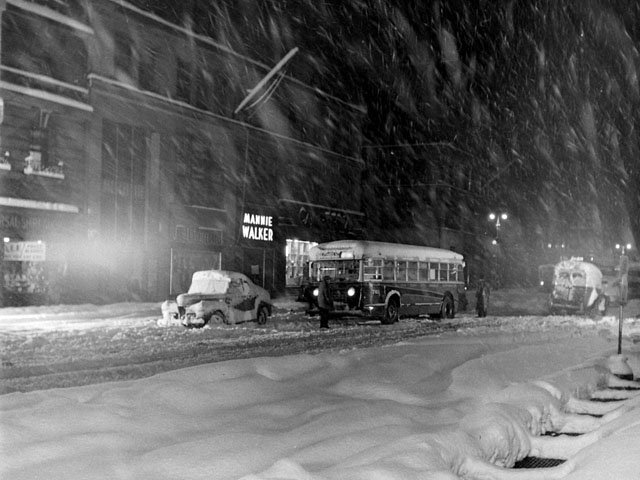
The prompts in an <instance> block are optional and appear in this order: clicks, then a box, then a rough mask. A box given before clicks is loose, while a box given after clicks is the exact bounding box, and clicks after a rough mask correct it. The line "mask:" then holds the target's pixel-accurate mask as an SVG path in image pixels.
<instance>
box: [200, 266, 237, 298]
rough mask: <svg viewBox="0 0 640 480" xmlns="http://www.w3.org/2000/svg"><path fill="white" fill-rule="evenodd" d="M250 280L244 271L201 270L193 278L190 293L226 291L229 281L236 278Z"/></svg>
mask: <svg viewBox="0 0 640 480" xmlns="http://www.w3.org/2000/svg"><path fill="white" fill-rule="evenodd" d="M240 278H241V279H244V280H248V279H247V276H246V275H244V274H243V273H239V272H232V271H229V270H201V271H199V272H195V273H194V274H193V277H192V278H191V286H190V287H189V293H226V291H227V288H228V287H229V283H231V281H232V280H235V279H240Z"/></svg>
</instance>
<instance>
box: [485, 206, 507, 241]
mask: <svg viewBox="0 0 640 480" xmlns="http://www.w3.org/2000/svg"><path fill="white" fill-rule="evenodd" d="M507 218H509V216H508V215H507V214H506V213H504V212H502V213H493V212H491V213H489V221H491V222H494V221H495V222H496V239H497V238H498V236H499V234H500V220H502V221H505V220H506V219H507Z"/></svg>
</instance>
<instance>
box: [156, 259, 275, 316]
mask: <svg viewBox="0 0 640 480" xmlns="http://www.w3.org/2000/svg"><path fill="white" fill-rule="evenodd" d="M272 308H273V304H272V303H271V295H270V294H269V292H268V291H267V290H265V289H264V288H262V287H260V286H258V285H256V284H255V283H253V282H252V281H251V280H249V277H247V276H246V275H244V274H242V273H238V272H231V271H228V270H204V271H200V272H195V273H194V274H193V277H192V279H191V286H190V287H189V291H188V292H187V293H181V294H180V295H178V296H177V298H176V300H175V301H173V300H166V301H165V302H163V304H162V316H163V318H164V319H165V320H166V321H169V320H171V319H174V320H175V319H177V320H180V322H181V323H182V324H183V325H184V326H188V327H202V326H204V325H206V324H207V323H210V322H211V323H216V322H217V323H226V324H235V323H239V322H246V321H253V320H255V321H257V322H258V324H259V325H264V324H265V323H266V322H267V317H269V316H270V315H271V311H272Z"/></svg>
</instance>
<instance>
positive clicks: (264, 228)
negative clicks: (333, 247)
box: [0, 0, 364, 303]
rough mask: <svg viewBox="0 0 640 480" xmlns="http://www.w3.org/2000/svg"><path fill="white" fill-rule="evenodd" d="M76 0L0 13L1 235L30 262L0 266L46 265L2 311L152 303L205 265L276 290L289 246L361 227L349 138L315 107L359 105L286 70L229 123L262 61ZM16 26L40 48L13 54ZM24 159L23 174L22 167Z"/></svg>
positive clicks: (140, 16) (118, 5) (10, 4)
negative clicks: (259, 100) (43, 285)
mask: <svg viewBox="0 0 640 480" xmlns="http://www.w3.org/2000/svg"><path fill="white" fill-rule="evenodd" d="M76 4H77V5H76ZM81 4H82V2H69V3H68V4H66V5H68V6H69V7H64V5H63V4H58V3H55V2H53V3H52V2H47V1H44V0H43V1H42V2H20V1H18V0H3V1H2V3H0V12H2V22H3V32H2V35H0V37H1V38H2V43H1V44H0V45H1V46H2V49H3V51H2V53H1V55H2V56H1V57H0V59H2V70H0V81H1V82H2V83H0V97H1V98H2V100H3V106H4V108H3V111H4V115H3V119H2V120H3V121H2V124H1V130H0V147H1V148H2V150H3V151H9V152H10V154H9V156H8V160H6V161H4V162H3V163H4V164H8V165H11V170H6V169H4V168H3V169H0V181H1V182H2V194H0V197H2V199H3V200H2V201H1V202H0V220H1V222H0V230H1V232H0V233H1V234H2V237H3V238H8V239H9V241H8V242H7V243H11V244H12V245H11V247H12V248H14V249H16V248H23V249H24V248H27V247H29V248H32V249H34V251H35V253H34V255H40V257H39V258H36V259H35V260H34V261H33V262H27V261H23V262H17V263H16V261H15V260H5V259H4V258H3V259H2V260H3V261H2V262H1V268H2V271H3V274H4V273H5V272H8V271H9V270H12V271H13V270H15V269H16V268H15V267H17V266H18V263H20V270H24V271H25V272H27V270H29V271H31V270H33V267H34V264H35V267H38V268H40V267H43V266H45V265H46V266H47V269H44V270H51V271H54V270H55V272H57V273H55V274H48V276H47V280H46V281H47V283H48V284H51V285H52V286H51V287H50V288H48V289H47V291H46V292H43V295H41V296H40V297H38V298H36V297H35V296H34V295H30V296H29V295H26V294H22V293H24V292H8V289H7V288H6V287H7V285H5V288H3V292H4V293H6V295H4V298H3V303H20V302H23V303H33V302H39V303H51V302H57V301H62V302H82V301H96V302H100V301H113V300H121V299H158V300H160V299H163V298H165V297H166V296H169V295H175V294H177V293H180V292H181V291H184V289H185V288H187V287H188V281H189V278H190V275H191V273H193V271H195V270H199V269H203V268H226V269H230V270H239V271H243V272H245V273H247V274H249V275H250V276H252V277H253V278H254V279H255V281H257V282H258V283H259V284H261V285H264V286H265V287H267V288H269V289H270V290H271V291H272V292H273V293H274V294H277V293H278V292H282V291H283V290H284V286H285V270H286V259H285V245H286V240H287V238H293V237H294V236H295V237H296V238H297V237H302V238H305V239H307V240H310V241H325V240H330V239H334V238H340V237H342V236H348V235H351V236H353V235H357V233H355V232H358V231H362V229H363V226H364V215H363V214H362V213H361V211H360V204H359V203H360V194H359V179H360V169H361V167H362V164H361V161H359V160H358V155H357V153H354V152H358V151H359V145H358V140H357V136H354V135H351V134H350V132H348V131H346V130H345V131H342V130H341V129H333V130H331V132H332V133H330V134H329V133H328V132H329V129H326V123H325V122H324V120H323V117H322V115H319V114H318V112H320V113H322V112H331V115H333V116H335V115H338V116H339V115H341V113H340V112H339V110H340V109H345V108H346V110H347V112H346V113H344V116H345V118H349V121H348V122H347V123H348V124H349V125H351V126H353V121H352V117H354V116H357V115H358V114H359V113H357V112H355V111H351V110H350V107H345V106H344V105H342V104H340V102H336V100H335V99H332V98H330V97H327V96H323V95H318V94H317V92H314V90H313V89H311V88H309V87H305V86H304V85H301V84H300V83H299V82H296V81H294V80H293V79H289V78H285V80H284V81H283V82H282V83H281V84H280V86H279V88H278V90H277V91H276V92H277V93H276V94H274V95H273V96H272V97H271V98H270V99H269V100H268V101H266V102H265V103H264V104H262V105H260V106H259V107H260V108H259V111H256V112H254V111H251V112H241V113H240V114H239V115H234V114H233V110H234V108H235V106H237V105H238V104H239V103H240V101H241V100H242V98H243V96H244V95H245V94H246V89H247V85H249V84H250V83H251V82H252V83H253V84H255V82H256V81H257V80H259V79H260V78H262V77H263V76H264V75H265V74H266V73H267V71H268V68H269V67H268V66H266V65H263V64H261V63H260V62H256V61H254V60H252V59H247V58H245V57H243V56H241V55H238V54H235V53H234V52H229V51H228V50H226V49H224V48H222V47H221V46H220V45H217V44H216V43H215V42H213V41H212V40H211V39H208V38H206V37H201V36H198V35H194V34H193V33H192V32H189V31H186V30H185V29H184V28H182V27H180V26H177V25H172V24H170V23H168V22H167V21H165V20H162V19H160V18H158V17H155V16H153V15H149V14H148V13H147V12H144V11H142V10H140V9H138V8H137V7H132V6H130V5H128V4H126V3H125V2H119V1H118V2H115V1H110V0H107V1H91V2H89V5H90V8H89V9H88V10H82V9H80V8H75V7H79V6H80V5H81ZM71 7H74V8H71ZM53 8H56V9H59V10H57V11H54V10H53ZM15 18H19V22H17V23H15V22H14V23H15V25H18V24H19V25H21V26H22V27H25V25H26V26H27V27H25V28H27V29H28V30H31V33H32V35H34V36H36V37H37V38H38V41H39V43H38V45H39V46H40V48H41V50H38V51H31V50H29V48H30V47H29V48H27V46H24V45H23V46H22V47H20V45H21V44H20V43H19V42H18V41H17V40H16V39H15V38H14V37H15V36H16V35H18V31H17V29H16V28H13V26H12V27H8V28H7V27H6V25H8V23H7V22H13V21H14V19H15ZM12 25H13V24H12ZM42 31H46V32H48V33H47V34H48V35H49V37H48V40H47V39H46V38H45V39H43V38H40V37H39V32H42ZM61 32H62V33H61ZM19 34H20V35H21V36H24V35H27V36H28V34H27V33H25V32H24V31H20V32H19ZM7 45H18V46H19V47H20V48H23V49H24V52H22V53H24V55H19V54H16V53H15V50H13V51H12V52H11V55H7V52H6V48H7ZM73 45H81V46H83V48H80V49H79V50H80V51H81V53H80V54H74V55H72V54H71V53H70V52H68V49H69V48H70V46H73ZM47 48H48V49H47ZM60 49H62V51H63V52H64V54H63V55H62V58H63V59H64V61H65V62H67V63H69V62H71V64H72V68H69V69H65V68H62V64H60V62H58V60H56V58H58V57H56V55H55V53H56V52H57V51H60ZM85 52H86V53H85ZM36 57H37V58H36ZM5 59H6V60H7V62H8V64H7V63H5ZM32 60H34V61H32ZM36 60H37V61H36ZM51 66H53V67H55V68H51ZM78 72H83V73H82V74H78ZM292 92H293V93H295V95H294V96H293V97H291V96H290V94H291V93H292ZM292 98H293V100H292ZM296 102H297V103H296ZM300 102H303V103H304V107H301V105H300ZM304 112H307V113H308V112H314V113H313V115H310V116H309V118H305V117H304V115H303V113H304ZM336 112H338V113H336ZM43 119H46V122H45V123H46V125H45V123H43ZM276 120H277V121H276ZM34 126H35V127H38V128H35V130H36V131H35V133H34ZM350 128H351V127H350ZM38 129H39V131H37V130H38ZM323 129H324V130H323ZM341 137H342V139H341ZM42 138H45V140H46V144H45V143H43V140H42ZM36 141H40V143H41V145H35V147H34V145H32V144H33V143H34V142H36ZM34 150H36V151H37V153H41V155H40V164H39V165H34V166H35V169H36V170H37V172H36V173H38V175H34V174H30V175H27V174H25V173H24V171H23V170H24V166H25V165H26V164H27V163H28V162H27V161H26V160H25V158H27V157H30V156H31V157H32V158H33V157H34V155H31V154H30V152H32V151H34ZM36 157H37V155H36ZM45 159H46V161H45ZM32 163H33V162H32ZM46 172H53V173H56V174H59V175H58V176H44V175H42V174H44V173H46ZM7 192H8V193H7ZM7 199H8V200H7ZM304 212H306V213H307V214H308V215H303V213H304ZM247 215H249V216H247ZM14 240H16V241H18V242H22V243H21V244H20V245H14V244H13V243H14ZM38 241H40V242H44V243H46V254H45V256H44V257H42V252H41V251H39V250H38V248H41V247H38V246H37V245H38V243H37V242H38ZM25 242H31V243H28V244H27V243H25ZM4 252H9V250H8V249H7V248H5V249H4V250H3V254H4ZM38 252H40V253H38ZM9 254H10V255H13V256H14V257H12V258H15V256H16V255H17V254H16V253H15V252H9ZM24 258H27V257H26V254H25V257H24ZM34 258H35V257H34ZM38 262H40V263H38ZM40 270H43V269H42V268H40ZM5 283H6V282H5ZM13 293H16V295H13ZM18 294H20V295H18Z"/></svg>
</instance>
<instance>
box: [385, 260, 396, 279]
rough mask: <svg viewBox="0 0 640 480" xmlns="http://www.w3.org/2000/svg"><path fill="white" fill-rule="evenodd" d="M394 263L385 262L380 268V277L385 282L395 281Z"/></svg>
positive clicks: (392, 261) (391, 261)
mask: <svg viewBox="0 0 640 480" xmlns="http://www.w3.org/2000/svg"><path fill="white" fill-rule="evenodd" d="M395 270H396V262H395V261H394V260H385V261H384V266H383V267H382V277H383V278H384V279H385V280H394V279H395Z"/></svg>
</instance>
